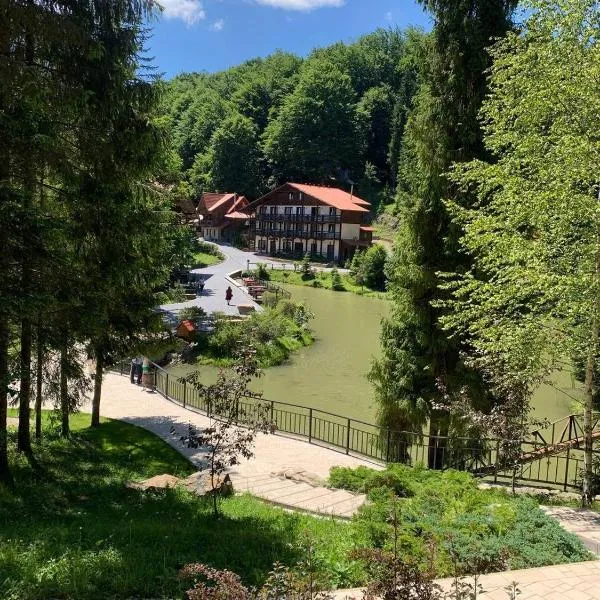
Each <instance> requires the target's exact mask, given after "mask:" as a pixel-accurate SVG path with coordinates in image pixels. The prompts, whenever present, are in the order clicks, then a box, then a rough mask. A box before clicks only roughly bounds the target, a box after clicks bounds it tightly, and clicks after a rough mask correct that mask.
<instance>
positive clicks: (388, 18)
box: [385, 10, 394, 21]
mask: <svg viewBox="0 0 600 600" xmlns="http://www.w3.org/2000/svg"><path fill="white" fill-rule="evenodd" d="M393 18H394V15H392V11H391V10H390V11H388V12H386V13H385V20H386V21H391V20H392V19H393Z"/></svg>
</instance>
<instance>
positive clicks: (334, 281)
mask: <svg viewBox="0 0 600 600" xmlns="http://www.w3.org/2000/svg"><path fill="white" fill-rule="evenodd" d="M331 289H332V290H335V291H336V292H343V291H344V290H345V289H346V288H345V287H344V282H343V281H342V277H341V275H340V272H339V271H338V270H337V268H336V267H333V269H331Z"/></svg>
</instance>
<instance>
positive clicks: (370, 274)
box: [357, 244, 387, 290]
mask: <svg viewBox="0 0 600 600" xmlns="http://www.w3.org/2000/svg"><path fill="white" fill-rule="evenodd" d="M386 260H387V252H386V251H385V248H384V247H383V246H381V245H379V244H375V245H374V246H371V247H370V248H369V249H368V250H367V251H366V252H365V253H364V257H363V258H362V265H361V269H360V271H361V272H362V277H363V279H364V283H365V285H366V286H367V287H370V288H371V289H374V290H384V289H385V262H386ZM357 283H358V282H357Z"/></svg>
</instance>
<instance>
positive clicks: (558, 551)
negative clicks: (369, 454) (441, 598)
mask: <svg viewBox="0 0 600 600" xmlns="http://www.w3.org/2000/svg"><path fill="white" fill-rule="evenodd" d="M329 483H330V485H332V486H334V487H342V488H344V489H350V490H352V491H356V492H367V493H368V494H369V498H370V501H371V502H370V503H369V504H365V505H364V506H363V507H362V508H361V509H360V512H359V515H358V517H357V518H356V526H357V528H358V530H359V531H361V532H362V534H363V535H364V536H365V537H366V539H368V540H369V546H370V547H375V548H383V549H387V550H391V549H392V545H393V538H394V531H393V527H392V524H390V518H389V517H390V514H391V513H392V512H395V514H396V515H397V519H398V531H399V536H398V539H397V540H396V542H397V547H398V552H399V554H400V555H401V556H403V555H407V556H411V557H413V558H414V559H416V560H420V561H422V562H423V563H424V564H425V563H426V562H427V560H428V559H429V554H430V551H431V548H430V544H431V543H433V544H434V569H435V573H436V576H438V577H439V576H449V575H455V574H456V573H455V569H458V575H464V574H469V573H473V572H477V573H484V572H488V571H494V570H504V569H505V568H507V567H508V568H511V569H516V568H527V567H533V566H542V565H548V564H557V563H561V562H575V561H578V560H587V559H589V558H590V555H589V553H588V552H587V550H586V549H585V548H584V547H583V545H582V544H581V542H580V541H579V540H578V539H577V538H576V537H575V536H574V535H572V534H569V533H566V532H565V531H564V530H563V529H562V528H561V527H560V525H559V524H558V523H557V522H556V521H554V520H553V519H551V518H550V517H548V516H546V515H545V514H544V513H543V512H542V511H541V510H540V509H539V508H538V506H537V503H536V502H535V501H533V500H532V499H529V498H525V497H512V496H509V495H507V494H505V493H504V492H500V491H492V490H480V489H478V488H477V480H476V479H475V478H473V477H472V476H471V475H469V474H468V473H464V472H457V471H451V470H449V471H444V472H440V471H433V470H428V469H425V468H423V467H417V468H410V467H407V466H404V465H390V466H388V467H387V468H386V469H385V470H383V471H376V470H374V469H368V468H366V467H358V468H357V469H348V468H339V467H335V468H334V469H332V470H331V473H330V478H329ZM398 496H400V497H403V498H404V499H403V500H401V501H400V502H398V501H397V498H398Z"/></svg>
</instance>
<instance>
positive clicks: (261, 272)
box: [255, 263, 271, 281]
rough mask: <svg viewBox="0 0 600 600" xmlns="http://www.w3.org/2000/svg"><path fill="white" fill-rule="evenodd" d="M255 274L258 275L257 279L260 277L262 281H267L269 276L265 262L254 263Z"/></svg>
mask: <svg viewBox="0 0 600 600" xmlns="http://www.w3.org/2000/svg"><path fill="white" fill-rule="evenodd" d="M255 275H256V277H258V279H262V280H263V281H269V279H270V278H271V276H270V275H269V270H268V269H267V265H266V264H265V263H258V264H257V265H256V271H255Z"/></svg>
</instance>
